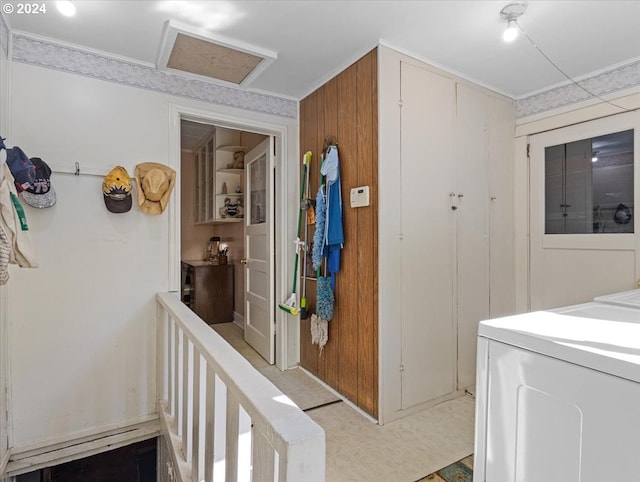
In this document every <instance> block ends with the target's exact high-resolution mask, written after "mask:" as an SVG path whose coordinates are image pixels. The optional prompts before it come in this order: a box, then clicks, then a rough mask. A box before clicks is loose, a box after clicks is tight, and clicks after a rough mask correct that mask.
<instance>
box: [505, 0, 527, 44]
mask: <svg viewBox="0 0 640 482" xmlns="http://www.w3.org/2000/svg"><path fill="white" fill-rule="evenodd" d="M526 11H527V2H516V3H510V4H508V5H506V6H505V7H504V8H503V9H502V10H500V16H501V17H502V18H503V19H504V20H506V21H507V28H506V30H505V31H504V33H503V34H502V40H504V41H505V42H513V41H514V40H515V39H516V37H517V36H518V33H519V31H520V26H519V25H518V21H517V20H518V18H519V17H520V16H521V15H522V14H523V13H524V12H526Z"/></svg>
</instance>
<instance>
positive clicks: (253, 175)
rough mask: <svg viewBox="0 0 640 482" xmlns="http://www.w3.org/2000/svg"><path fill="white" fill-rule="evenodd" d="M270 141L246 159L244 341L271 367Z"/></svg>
mask: <svg viewBox="0 0 640 482" xmlns="http://www.w3.org/2000/svg"><path fill="white" fill-rule="evenodd" d="M272 143H273V140H272V138H271V137H269V138H267V139H265V140H264V141H262V142H261V143H260V144H259V145H258V146H257V147H255V148H254V149H253V150H251V151H250V152H248V153H247V154H246V155H245V199H246V207H245V214H244V219H245V243H244V246H245V248H244V249H245V268H244V282H245V290H246V293H245V310H244V339H245V340H246V342H247V343H249V345H251V346H252V347H253V348H255V350H256V351H257V352H258V353H260V355H262V357H263V358H264V359H265V360H266V361H268V362H269V363H270V364H273V363H274V357H275V350H274V334H275V330H274V327H275V324H274V323H275V318H274V317H275V312H274V310H275V302H274V282H273V273H272V267H273V250H274V235H273V223H274V212H273V202H272V200H273V185H274V175H273V173H274V169H273V165H274V163H273V158H272V153H273V144H272Z"/></svg>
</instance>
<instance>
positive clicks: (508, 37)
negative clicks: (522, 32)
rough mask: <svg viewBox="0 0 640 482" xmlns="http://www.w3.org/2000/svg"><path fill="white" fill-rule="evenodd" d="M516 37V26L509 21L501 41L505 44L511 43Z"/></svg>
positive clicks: (512, 21)
mask: <svg viewBox="0 0 640 482" xmlns="http://www.w3.org/2000/svg"><path fill="white" fill-rule="evenodd" d="M517 36H518V24H517V23H516V21H515V20H509V23H508V24H507V28H506V30H505V31H504V33H503V34H502V40H504V41H505V42H513V41H514V40H515V39H516V37H517Z"/></svg>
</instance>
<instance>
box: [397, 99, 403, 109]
mask: <svg viewBox="0 0 640 482" xmlns="http://www.w3.org/2000/svg"><path fill="white" fill-rule="evenodd" d="M398 107H400V108H401V109H402V99H398Z"/></svg>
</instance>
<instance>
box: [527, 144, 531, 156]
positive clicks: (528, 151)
mask: <svg viewBox="0 0 640 482" xmlns="http://www.w3.org/2000/svg"><path fill="white" fill-rule="evenodd" d="M527 159H531V144H527Z"/></svg>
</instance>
